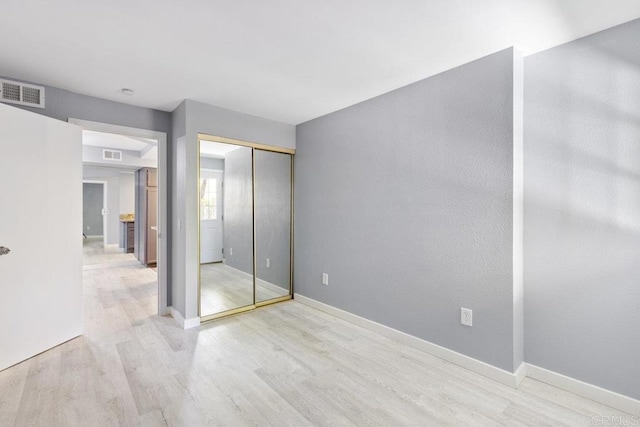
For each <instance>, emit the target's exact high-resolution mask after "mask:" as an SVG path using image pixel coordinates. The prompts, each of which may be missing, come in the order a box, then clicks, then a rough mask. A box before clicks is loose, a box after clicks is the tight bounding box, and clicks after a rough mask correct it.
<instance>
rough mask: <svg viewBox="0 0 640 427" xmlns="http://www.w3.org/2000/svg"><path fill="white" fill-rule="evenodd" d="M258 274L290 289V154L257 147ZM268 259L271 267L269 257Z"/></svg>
mask: <svg viewBox="0 0 640 427" xmlns="http://www.w3.org/2000/svg"><path fill="white" fill-rule="evenodd" d="M254 160H255V224H256V242H255V245H256V277H257V278H258V279H260V280H263V281H265V282H267V283H270V284H272V285H276V286H279V287H281V288H283V289H286V290H289V283H290V277H291V190H292V188H291V156H290V155H289V154H283V153H274V152H270V151H263V150H255V152H254ZM267 259H269V264H270V265H269V267H267V263H266V260H267Z"/></svg>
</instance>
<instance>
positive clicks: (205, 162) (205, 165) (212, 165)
mask: <svg viewBox="0 0 640 427" xmlns="http://www.w3.org/2000/svg"><path fill="white" fill-rule="evenodd" d="M200 167H201V168H202V169H214V170H220V171H223V170H224V159H215V158H212V157H201V158H200Z"/></svg>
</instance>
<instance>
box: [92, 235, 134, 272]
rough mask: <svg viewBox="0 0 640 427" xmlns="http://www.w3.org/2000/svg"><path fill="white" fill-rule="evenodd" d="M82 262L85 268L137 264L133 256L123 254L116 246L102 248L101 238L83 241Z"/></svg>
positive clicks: (122, 250)
mask: <svg viewBox="0 0 640 427" xmlns="http://www.w3.org/2000/svg"><path fill="white" fill-rule="evenodd" d="M82 243H83V255H84V256H83V260H82V263H83V265H85V266H89V265H101V264H113V263H119V264H122V263H125V262H130V263H133V262H137V261H138V260H137V259H136V257H135V255H134V254H127V253H124V249H120V248H119V247H118V245H107V246H103V239H102V237H88V238H85V239H83V242H82Z"/></svg>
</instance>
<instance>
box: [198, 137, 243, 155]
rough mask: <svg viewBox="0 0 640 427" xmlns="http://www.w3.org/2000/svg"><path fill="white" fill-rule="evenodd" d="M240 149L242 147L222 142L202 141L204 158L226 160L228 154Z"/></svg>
mask: <svg viewBox="0 0 640 427" xmlns="http://www.w3.org/2000/svg"><path fill="white" fill-rule="evenodd" d="M239 148H242V147H239V146H237V145H232V144H223V143H221V142H211V141H200V155H201V156H203V157H212V158H216V159H224V158H225V156H226V155H227V154H229V153H230V152H232V151H235V150H237V149H239Z"/></svg>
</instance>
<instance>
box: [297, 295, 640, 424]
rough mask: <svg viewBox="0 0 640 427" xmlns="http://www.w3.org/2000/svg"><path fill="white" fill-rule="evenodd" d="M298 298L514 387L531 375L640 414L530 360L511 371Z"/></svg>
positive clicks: (631, 403) (621, 399)
mask: <svg viewBox="0 0 640 427" xmlns="http://www.w3.org/2000/svg"><path fill="white" fill-rule="evenodd" d="M294 300H295V301H297V302H299V303H302V304H304V305H307V306H309V307H312V308H315V309H317V310H320V311H323V312H325V313H328V314H331V315H332V316H335V317H337V318H339V319H342V320H346V321H347V322H350V323H353V324H355V325H358V326H361V327H363V328H365V329H368V330H370V331H374V332H377V333H379V334H380V335H384V336H386V337H388V338H391V339H393V340H395V341H398V342H401V343H403V344H406V345H408V346H411V347H413V348H417V349H418V350H422V351H424V352H426V353H429V354H432V355H434V356H436V357H439V358H440V359H443V360H446V361H447V362H451V363H453V364H455V365H458V366H461V367H463V368H466V369H468V370H470V371H472V372H475V373H477V374H480V375H482V376H485V377H487V378H490V379H492V380H494V381H497V382H499V383H502V384H504V385H507V386H510V387H514V388H517V387H518V386H519V385H520V383H521V382H522V380H523V379H524V378H525V377H530V378H533V379H535V380H538V381H542V382H544V383H547V384H550V385H552V386H554V387H557V388H559V389H562V390H565V391H568V392H570V393H574V394H577V395H579V396H582V397H586V398H587V399H591V400H593V401H595V402H598V403H602V404H603V405H607V406H611V407H612V408H615V409H618V410H620V411H624V412H627V413H629V414H632V415H640V400H636V399H633V398H631V397H628V396H624V395H622V394H619V393H616V392H613V391H610V390H606V389H603V388H600V387H598V386H595V385H592V384H588V383H585V382H582V381H580V380H576V379H574V378H570V377H567V376H565V375H562V374H559V373H557V372H553V371H549V370H547V369H544V368H540V367H538V366H535V365H531V364H529V363H522V364H521V365H520V367H518V369H517V370H516V372H515V373H511V372H508V371H505V370H503V369H500V368H497V367H495V366H492V365H489V364H487V363H485V362H481V361H479V360H477V359H474V358H472V357H469V356H465V355H464V354H460V353H458V352H455V351H453V350H449V349H447V348H444V347H441V346H439V345H437V344H433V343H431V342H429V341H425V340H423V339H420V338H417V337H414V336H412V335H409V334H407V333H404V332H401V331H398V330H396V329H393V328H390V327H388V326H385V325H382V324H380V323H377V322H374V321H372V320H369V319H365V318H364V317H360V316H357V315H355V314H352V313H349V312H347V311H344V310H341V309H339V308H336V307H333V306H330V305H327V304H324V303H322V302H320V301H316V300H314V299H311V298H308V297H305V296H304V295H300V294H295V295H294Z"/></svg>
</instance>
